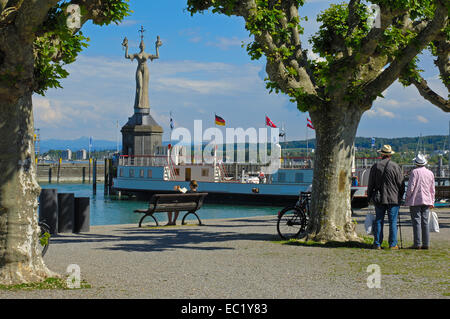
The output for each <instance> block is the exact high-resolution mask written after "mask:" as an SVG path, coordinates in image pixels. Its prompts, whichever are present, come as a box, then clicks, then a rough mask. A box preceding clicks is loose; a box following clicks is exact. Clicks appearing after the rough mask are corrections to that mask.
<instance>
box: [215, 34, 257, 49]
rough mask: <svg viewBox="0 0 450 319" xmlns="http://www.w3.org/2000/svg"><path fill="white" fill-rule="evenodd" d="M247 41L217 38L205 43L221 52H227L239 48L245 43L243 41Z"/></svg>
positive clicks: (234, 38) (235, 38)
mask: <svg viewBox="0 0 450 319" xmlns="http://www.w3.org/2000/svg"><path fill="white" fill-rule="evenodd" d="M246 40H247V41H248V39H245V40H242V39H238V38H237V37H232V38H225V37H218V38H216V40H215V41H209V42H207V43H206V45H208V46H214V47H218V48H219V49H221V50H228V49H230V48H232V47H236V46H239V47H240V46H241V45H242V42H244V43H245V41H246Z"/></svg>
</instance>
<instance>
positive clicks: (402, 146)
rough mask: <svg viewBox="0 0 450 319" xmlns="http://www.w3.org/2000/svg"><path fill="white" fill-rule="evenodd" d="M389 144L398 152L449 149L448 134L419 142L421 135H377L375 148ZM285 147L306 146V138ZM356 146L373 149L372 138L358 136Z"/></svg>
mask: <svg viewBox="0 0 450 319" xmlns="http://www.w3.org/2000/svg"><path fill="white" fill-rule="evenodd" d="M385 144H389V145H391V146H392V148H393V149H394V150H396V151H397V152H406V151H416V149H417V147H419V148H420V150H425V152H427V153H428V152H433V151H439V150H444V149H446V150H447V149H448V136H446V135H433V136H423V137H422V138H421V141H420V143H419V137H398V138H385V137H375V147H374V148H375V149H380V148H381V147H382V146H383V145H385ZM281 145H282V147H283V148H284V149H285V148H306V140H303V141H290V142H286V143H281ZM308 146H309V148H315V147H316V140H315V139H311V140H309V141H308ZM355 146H356V147H357V148H358V149H371V148H372V138H371V137H357V138H356V141H355Z"/></svg>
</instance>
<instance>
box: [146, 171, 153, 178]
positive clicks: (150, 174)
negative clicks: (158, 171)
mask: <svg viewBox="0 0 450 319" xmlns="http://www.w3.org/2000/svg"><path fill="white" fill-rule="evenodd" d="M147 177H148V178H152V170H151V169H149V170H147Z"/></svg>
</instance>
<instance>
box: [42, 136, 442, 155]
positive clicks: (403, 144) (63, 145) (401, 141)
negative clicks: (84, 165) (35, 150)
mask: <svg viewBox="0 0 450 319" xmlns="http://www.w3.org/2000/svg"><path fill="white" fill-rule="evenodd" d="M418 141H419V137H400V138H384V137H375V147H374V148H375V149H380V148H381V147H382V146H383V145H384V144H389V145H391V146H392V147H393V149H394V150H396V152H406V151H416V149H417V147H418V146H419V148H420V149H421V150H425V152H426V153H430V152H433V151H440V150H444V149H445V150H447V149H448V136H446V135H434V136H423V137H422V138H421V142H420V144H418ZM168 143H169V142H163V145H167V144H168ZM280 144H281V146H282V148H283V149H290V148H305V149H306V140H301V141H289V142H286V143H284V142H281V143H280ZM355 146H356V147H357V148H358V149H360V150H361V149H371V148H372V138H371V137H357V138H356V141H355ZM308 147H309V148H310V149H312V148H315V147H316V140H315V139H311V140H308ZM40 148H41V153H45V152H48V151H49V150H66V149H70V150H72V151H77V150H81V149H85V150H88V149H89V137H80V138H79V139H76V140H58V139H50V140H41V142H40ZM116 148H117V144H116V142H115V141H108V140H95V139H94V140H93V142H92V148H91V150H92V151H103V150H115V149H116ZM235 148H236V146H235ZM121 149H122V145H121V143H119V150H121Z"/></svg>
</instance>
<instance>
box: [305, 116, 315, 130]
mask: <svg viewBox="0 0 450 319" xmlns="http://www.w3.org/2000/svg"><path fill="white" fill-rule="evenodd" d="M307 120H308V121H307V123H306V126H307V127H309V128H310V129H313V130H315V128H314V126H313V124H312V122H311V120H310V119H309V118H307Z"/></svg>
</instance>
